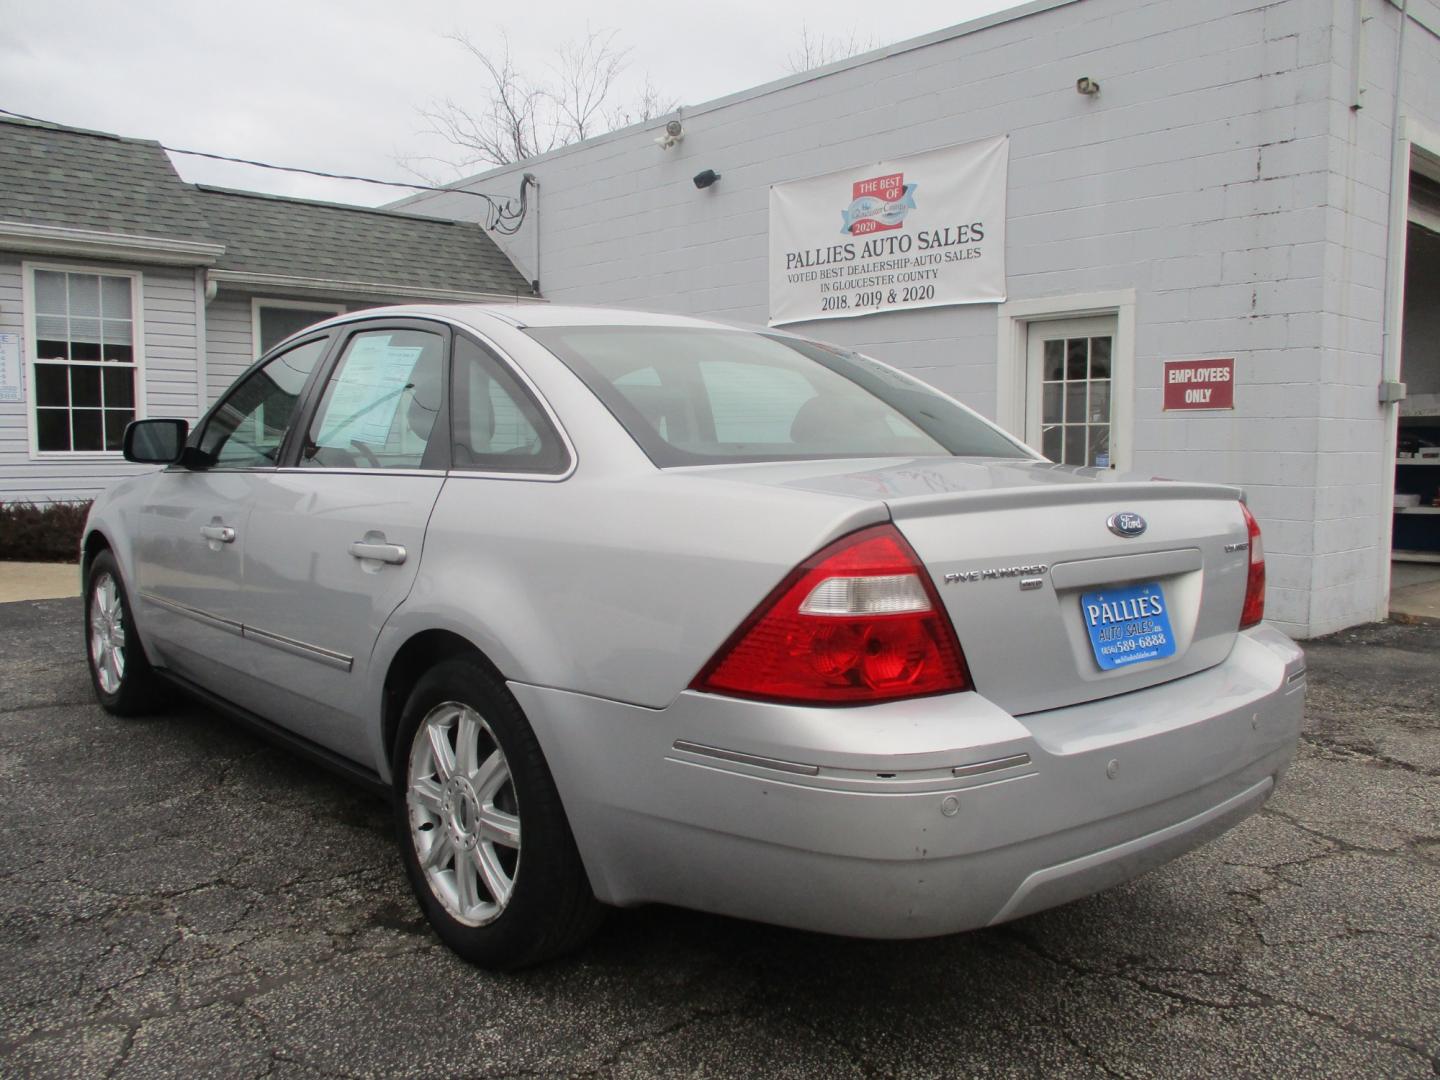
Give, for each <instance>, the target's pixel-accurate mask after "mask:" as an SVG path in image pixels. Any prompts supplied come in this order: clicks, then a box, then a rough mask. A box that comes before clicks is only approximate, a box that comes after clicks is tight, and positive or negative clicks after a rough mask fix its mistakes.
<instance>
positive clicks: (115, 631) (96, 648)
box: [85, 551, 164, 716]
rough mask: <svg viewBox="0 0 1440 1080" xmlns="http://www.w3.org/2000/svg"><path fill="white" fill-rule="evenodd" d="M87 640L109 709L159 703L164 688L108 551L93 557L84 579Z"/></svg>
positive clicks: (130, 710)
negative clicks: (148, 654)
mask: <svg viewBox="0 0 1440 1080" xmlns="http://www.w3.org/2000/svg"><path fill="white" fill-rule="evenodd" d="M85 644H86V649H85V653H86V656H87V657H88V659H89V661H90V683H91V685H92V686H93V687H94V688H95V697H96V698H97V699H98V700H99V702H100V704H101V705H102V706H104V708H105V709H106V710H107V711H108V712H112V713H115V714H116V715H117V716H134V715H136V714H138V713H144V712H150V711H151V710H153V709H154V708H155V707H156V706H158V705H159V704H160V703H161V701H162V699H163V697H164V693H163V687H162V686H161V685H160V680H159V678H158V677H157V676H156V674H155V672H154V671H153V670H152V669H151V667H150V662H149V661H148V660H147V659H146V658H145V650H144V648H142V647H141V645H140V637H139V634H137V633H136V630H135V620H134V618H133V617H132V616H131V610H130V599H129V597H128V596H127V595H126V593H125V585H124V583H123V582H122V581H121V580H120V570H119V568H118V567H116V565H115V556H114V555H112V554H111V553H110V552H108V551H102V552H101V553H100V554H99V555H97V556H95V559H94V561H93V562H91V564H90V570H89V572H88V573H87V574H86V578H85Z"/></svg>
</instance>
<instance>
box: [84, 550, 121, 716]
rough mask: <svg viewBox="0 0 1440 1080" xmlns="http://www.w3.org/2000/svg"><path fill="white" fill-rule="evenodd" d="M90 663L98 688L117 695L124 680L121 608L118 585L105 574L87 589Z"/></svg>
mask: <svg viewBox="0 0 1440 1080" xmlns="http://www.w3.org/2000/svg"><path fill="white" fill-rule="evenodd" d="M90 662H91V663H92V664H93V665H94V667H95V679H96V681H97V682H98V683H99V684H100V689H101V690H103V691H104V692H105V693H107V694H116V693H119V692H120V687H121V685H122V684H123V683H124V681H125V606H124V604H123V603H122V602H121V600H120V586H119V584H118V583H117V582H116V581H115V578H114V576H113V575H111V574H107V573H100V574H97V575H96V577H95V581H94V583H93V584H92V585H91V586H90Z"/></svg>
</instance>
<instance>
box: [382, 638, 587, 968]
mask: <svg viewBox="0 0 1440 1080" xmlns="http://www.w3.org/2000/svg"><path fill="white" fill-rule="evenodd" d="M393 765H394V775H395V788H396V792H395V793H396V800H395V801H396V827H397V831H398V832H399V834H400V844H401V848H402V850H403V852H404V858H405V870H406V873H407V875H408V876H409V878H410V884H411V887H412V888H413V889H414V890H415V895H416V898H417V899H418V900H419V902H420V907H421V909H422V910H423V911H424V913H425V916H426V918H427V919H429V921H430V924H431V926H433V927H434V928H435V932H436V933H437V934H438V935H439V936H440V938H441V940H443V941H444V942H445V943H446V944H447V945H449V946H450V947H451V948H452V949H454V950H455V951H456V952H457V953H459V954H460V955H461V956H463V957H464V958H465V959H467V960H469V961H471V962H472V963H476V964H480V965H482V966H485V967H495V968H518V967H524V966H525V965H527V964H534V963H538V962H540V961H542V960H546V959H549V958H550V957H553V956H556V955H559V954H560V953H563V952H566V951H568V950H570V949H572V948H574V947H576V946H577V945H579V944H580V943H581V942H582V941H583V940H584V939H585V938H586V937H587V936H588V935H589V933H590V932H591V931H592V930H593V929H594V927H595V925H596V924H597V922H598V920H599V914H600V906H599V904H598V903H596V901H595V898H594V895H593V893H592V892H591V890H590V883H589V879H588V878H587V877H586V876H585V870H584V867H583V866H582V865H581V863H580V855H579V852H578V851H577V850H576V848H575V840H574V837H573V836H572V835H571V833H570V826H569V823H568V822H567V821H566V818H565V811H564V809H563V807H562V806H561V804H560V797H559V794H558V793H557V792H556V790H555V782H554V780H553V779H552V778H551V776H550V770H549V768H548V767H547V766H546V764H545V758H544V755H543V754H542V753H541V752H540V745H539V743H538V742H537V741H536V739H535V733H534V732H533V731H532V730H531V728H530V725H529V723H528V722H527V721H526V719H525V715H524V713H523V712H521V710H520V706H519V704H518V703H517V702H516V701H515V699H514V697H512V696H511V694H510V692H509V691H508V690H507V689H506V688H505V686H504V684H503V683H501V682H499V681H498V680H497V679H495V678H494V677H493V676H491V675H490V674H489V673H488V672H487V671H486V670H485V669H484V668H483V667H481V665H480V664H479V663H477V662H475V661H472V660H463V659H461V660H447V661H445V662H444V663H441V664H439V665H437V666H436V667H435V668H433V669H432V670H431V671H430V672H429V673H428V674H426V675H425V676H424V677H423V678H422V679H421V680H420V682H419V683H418V684H416V686H415V689H414V691H412V692H411V694H410V698H409V701H408V702H407V703H406V706H405V712H404V714H403V718H402V723H401V729H400V737H399V739H398V740H397V743H396V747H395V761H394V763H393Z"/></svg>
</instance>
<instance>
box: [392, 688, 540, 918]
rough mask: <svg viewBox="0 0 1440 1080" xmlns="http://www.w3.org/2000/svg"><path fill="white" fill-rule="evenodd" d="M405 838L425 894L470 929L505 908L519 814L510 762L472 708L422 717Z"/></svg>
mask: <svg viewBox="0 0 1440 1080" xmlns="http://www.w3.org/2000/svg"><path fill="white" fill-rule="evenodd" d="M407 779H408V782H407V786H406V802H407V805H408V809H409V817H410V838H411V843H412V844H413V845H414V849H415V856H416V858H417V859H418V861H419V864H420V869H421V871H422V872H423V873H424V875H425V880H426V881H427V882H428V884H429V886H430V891H431V892H432V893H434V894H435V898H436V899H437V900H439V901H440V903H441V904H442V905H443V906H444V908H445V910H446V911H447V912H449V914H450V915H451V916H452V917H453V918H455V919H456V920H458V921H459V922H461V923H464V924H465V925H467V926H483V925H484V924H486V923H489V922H493V921H494V920H495V919H496V918H498V917H499V915H500V913H501V912H502V911H504V910H505V906H506V905H507V904H508V903H509V902H510V897H511V894H512V893H513V891H514V888H515V875H516V872H517V870H518V868H519V864H520V812H519V804H518V802H517V800H516V797H515V785H514V781H513V779H512V777H511V774H510V763H509V761H507V760H506V757H505V752H504V751H503V750H502V749H501V748H500V744H499V742H498V741H497V740H496V738H495V734H494V732H492V731H491V730H490V726H489V725H488V724H487V723H486V722H485V720H484V718H483V717H482V716H481V715H480V714H479V713H478V712H476V711H475V710H474V709H473V708H471V707H470V706H469V705H465V704H462V703H460V702H457V701H446V702H442V703H441V704H439V705H437V706H435V707H434V708H433V709H431V710H430V712H429V713H427V714H426V716H425V719H424V720H422V721H421V722H420V725H419V727H418V728H416V731H415V739H414V741H413V742H412V743H411V746H410V763H409V775H408V778H407Z"/></svg>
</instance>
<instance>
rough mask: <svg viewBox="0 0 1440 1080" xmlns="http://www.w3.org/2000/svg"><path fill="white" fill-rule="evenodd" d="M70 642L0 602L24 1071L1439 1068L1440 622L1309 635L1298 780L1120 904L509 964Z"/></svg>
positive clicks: (376, 845)
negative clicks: (110, 690) (136, 712)
mask: <svg viewBox="0 0 1440 1080" xmlns="http://www.w3.org/2000/svg"><path fill="white" fill-rule="evenodd" d="M79 622H80V619H79V601H78V600H73V599H72V600H52V601H39V602H28V603H12V604H4V605H0V641H3V642H4V648H3V650H0V814H3V824H4V828H3V832H0V919H3V932H0V1073H3V1074H5V1075H7V1076H21V1075H24V1076H31V1075H33V1076H102V1075H105V1076H135V1077H161V1076H176V1077H195V1076H202V1075H224V1076H274V1077H322V1076H325V1077H336V1076H397V1075H425V1076H452V1075H453V1076H474V1077H503V1076H570V1075H585V1076H597V1077H610V1076H616V1077H619V1076H671V1075H677V1074H678V1075H686V1076H755V1075H765V1076H787V1077H788V1076H796V1077H798V1076H814V1077H844V1076H866V1077H880V1076H905V1077H923V1076H987V1077H988V1076H1027V1077H1028V1076H1042V1075H1043V1076H1077V1077H1086V1076H1108V1077H1130V1076H1135V1077H1139V1076H1157V1077H1182V1076H1195V1077H1201V1076H1203V1077H1215V1076H1255V1077H1267V1078H1268V1077H1281V1076H1307V1077H1313V1076H1345V1077H1354V1076H1396V1077H1401V1076H1407V1077H1434V1076H1436V1075H1437V1074H1440V663H1437V659H1436V658H1437V656H1440V627H1435V626H1428V627H1427V626H1393V625H1386V626H1377V627H1369V628H1364V629H1360V630H1356V631H1351V632H1347V633H1344V634H1341V635H1337V636H1336V637H1334V638H1331V639H1327V640H1325V641H1322V642H1315V643H1311V646H1310V649H1309V652H1310V670H1311V708H1310V714H1309V717H1308V720H1307V725H1306V733H1305V740H1304V743H1303V745H1302V747H1301V751H1300V756H1299V758H1298V760H1297V762H1296V764H1295V767H1294V768H1293V769H1292V771H1291V773H1290V777H1289V782H1288V784H1287V785H1286V786H1285V787H1283V788H1282V790H1281V791H1280V793H1279V794H1278V795H1277V796H1276V798H1275V799H1274V800H1273V801H1272V802H1271V804H1270V805H1269V807H1267V809H1266V810H1265V811H1264V812H1263V813H1262V814H1261V815H1259V816H1258V817H1256V818H1253V819H1251V820H1250V821H1248V822H1247V823H1245V824H1244V825H1243V826H1241V827H1240V828H1238V829H1236V830H1235V831H1233V832H1231V833H1230V834H1228V835H1226V836H1225V837H1223V838H1221V839H1220V840H1218V841H1216V842H1215V843H1213V844H1211V845H1210V846H1208V847H1206V848H1203V849H1201V850H1200V851H1198V852H1196V853H1194V854H1191V855H1189V856H1187V857H1185V858H1184V859H1181V860H1180V861H1178V862H1176V863H1174V864H1171V865H1170V866H1168V867H1166V868H1164V869H1162V870H1160V871H1158V872H1156V873H1154V874H1152V875H1150V876H1148V877H1146V878H1142V879H1141V880H1139V881H1137V882H1134V883H1132V884H1130V885H1128V886H1124V887H1121V888H1119V889H1116V890H1113V891H1111V892H1109V893H1106V894H1103V895H1100V896H1098V897H1094V898H1091V899H1089V900H1086V901H1082V902H1080V903H1076V904H1072V905H1070V906H1068V907H1065V908H1061V909H1059V910H1056V911H1051V912H1047V913H1045V914H1043V915H1039V916H1035V917H1032V918H1029V919H1025V920H1022V921H1020V922H1017V923H1013V924H1011V925H1009V926H1005V927H1001V928H998V929H994V930H988V931H983V932H978V933H972V934H967V935H961V936H957V937H953V938H947V939H941V940H937V941H927V942H910V943H902V944H894V943H871V942H854V941H845V940H838V939H834V938H827V937H821V936H816V935H809V934H802V933H796V932H791V931H784V930H777V929H773V928H770V927H764V926H758V925H754V924H749V923H743V922H737V921H733V920H728V919H721V918H715V917H710V916H704V915H697V914H691V913H688V912H682V911H676V910H671V909H665V908H648V909H642V910H635V911H625V912H616V913H615V914H614V915H613V917H612V918H611V919H610V920H609V922H608V923H607V924H606V926H605V927H604V929H603V930H602V931H601V934H600V936H599V937H598V939H597V940H596V941H595V943H594V944H593V945H592V946H590V947H589V948H587V949H586V950H585V951H584V952H583V953H581V954H580V955H578V956H575V957H572V958H569V959H566V960H563V961H560V962H558V963H554V964H552V965H550V966H548V967H545V968H542V969H539V970H534V971H530V972H525V973H523V974H520V975H514V976H496V975H490V974H486V973H484V972H481V971H478V970H475V969H473V968H470V967H468V966H466V965H465V964H464V963H462V962H460V961H458V960H456V959H455V958H454V957H453V956H452V955H451V954H450V953H448V952H447V951H446V950H445V949H444V948H442V947H441V946H440V945H439V944H438V943H437V942H436V941H435V939H434V938H433V937H432V936H431V935H430V934H429V932H428V930H427V928H426V927H425V926H424V925H423V923H422V922H421V921H420V919H419V917H418V914H417V912H416V909H415V907H414V905H413V903H412V901H411V898H410V896H409V893H408V891H407V888H406V885H405V881H404V878H403V874H402V871H401V868H400V863H399V860H398V858H397V856H396V854H395V850H394V848H393V845H392V842H391V839H390V834H389V819H388V816H387V811H386V809H385V807H384V806H383V805H382V804H380V803H379V802H377V801H375V800H374V799H372V798H371V797H370V796H367V795H365V794H364V793H362V792H360V791H357V790H355V789H352V788H350V787H348V786H346V784H345V783H344V782H342V781H340V780H337V779H334V778H332V777H331V776H329V775H328V774H326V773H323V772H321V771H318V770H317V769H315V768H314V767H312V766H310V765H308V764H306V763H303V762H300V761H298V760H296V759H293V758H291V757H288V756H287V755H286V754H285V753H283V752H281V751H279V750H276V749H273V748H271V747H270V746H269V745H268V744H267V743H265V742H262V741H260V740H259V739H257V738H255V737H253V736H251V735H250V734H248V733H246V732H244V731H242V730H240V729H237V728H235V727H233V726H231V725H230V724H228V723H227V722H226V721H224V720H222V719H220V718H218V717H216V716H214V715H212V714H210V713H208V712H206V711H205V710H203V709H201V708H199V707H195V706H189V705H182V706H178V707H175V708H173V709H171V710H170V711H168V712H166V713H165V714H163V715H159V716H156V717H154V718H150V719H144V720H139V721H120V720H116V719H113V718H111V717H109V716H107V715H106V714H104V713H103V712H101V710H100V709H99V708H98V707H97V706H96V705H95V704H94V703H93V701H92V699H91V696H90V689H89V684H88V682H87V679H86V675H85V670H84V664H83V658H82V654H81V650H80V643H79V632H78V628H79Z"/></svg>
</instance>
